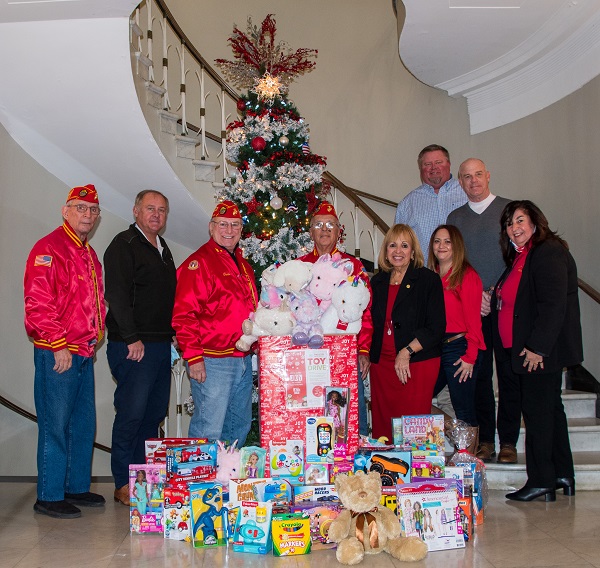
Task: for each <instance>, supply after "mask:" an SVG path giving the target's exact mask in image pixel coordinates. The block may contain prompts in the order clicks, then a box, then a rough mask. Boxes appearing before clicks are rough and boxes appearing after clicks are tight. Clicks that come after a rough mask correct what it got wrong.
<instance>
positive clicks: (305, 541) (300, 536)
mask: <svg viewBox="0 0 600 568" xmlns="http://www.w3.org/2000/svg"><path fill="white" fill-rule="evenodd" d="M271 530H272V532H273V555H274V556H297V555H300V554H308V553H309V552H310V551H311V544H312V541H311V537H310V517H309V515H308V514H306V513H287V514H284V515H273V521H272V523H271Z"/></svg>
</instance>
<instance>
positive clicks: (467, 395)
mask: <svg viewBox="0 0 600 568" xmlns="http://www.w3.org/2000/svg"><path fill="white" fill-rule="evenodd" d="M429 268H431V270H433V271H434V272H437V273H438V274H439V275H440V278H441V279H442V286H443V288H444V305H445V307H446V335H445V336H444V340H443V342H442V361H441V366H440V373H439V375H438V380H437V383H436V385H435V389H434V391H433V394H434V396H435V395H437V394H438V393H439V392H440V391H441V390H442V389H443V388H444V387H445V386H446V385H448V390H449V391H450V399H451V400H452V407H453V408H454V412H455V413H456V417H457V418H458V419H459V420H463V421H464V422H466V423H467V424H469V426H477V416H476V413H475V380H476V378H477V377H476V373H477V367H476V365H475V363H476V362H477V355H478V354H479V350H480V349H482V350H483V349H485V342H484V340H483V333H482V331H481V294H482V292H483V285H482V283H481V278H479V275H478V274H477V272H475V270H474V269H473V267H472V266H471V265H470V264H469V262H468V261H467V258H466V255H465V242H464V240H463V238H462V235H461V234H460V231H459V230H458V229H457V228H456V227H455V226H454V225H440V226H439V227H438V228H437V229H436V230H435V231H434V232H433V234H432V235H431V239H430V241H429Z"/></svg>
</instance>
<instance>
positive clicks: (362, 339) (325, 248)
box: [299, 201, 373, 436]
mask: <svg viewBox="0 0 600 568" xmlns="http://www.w3.org/2000/svg"><path fill="white" fill-rule="evenodd" d="M310 236H311V238H312V240H313V244H314V249H313V250H312V252H309V253H308V254H305V255H304V256H301V257H300V259H299V260H303V261H304V262H311V263H313V264H314V263H315V262H317V260H318V259H319V257H320V256H323V255H324V254H334V253H336V252H337V253H340V254H341V255H342V257H344V258H347V259H348V260H350V261H352V265H353V266H354V270H353V272H352V276H358V277H360V278H361V279H362V280H364V282H365V284H366V286H367V288H368V290H369V294H371V284H370V282H369V278H368V276H367V272H366V271H365V268H364V266H363V265H362V263H361V262H360V260H359V259H358V258H356V257H354V256H351V255H349V254H347V253H345V252H342V251H340V250H338V248H337V243H338V239H339V238H340V221H339V219H338V216H337V213H336V211H335V208H334V207H333V205H332V204H331V203H329V202H328V201H323V202H321V204H320V205H319V206H318V207H317V209H316V211H315V212H314V213H313V216H312V219H311V221H310ZM372 335H373V321H372V319H371V301H369V305H368V306H367V309H366V310H365V311H364V312H363V316H362V326H361V329H360V331H359V333H358V337H357V341H358V424H359V426H358V429H359V433H360V434H361V435H363V436H366V435H367V434H368V423H367V408H366V404H365V390H364V384H363V380H364V378H365V377H366V376H367V374H368V373H369V367H370V366H371V363H370V361H369V350H370V349H371V336H372Z"/></svg>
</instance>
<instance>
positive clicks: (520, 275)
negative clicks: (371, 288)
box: [492, 200, 583, 501]
mask: <svg viewBox="0 0 600 568" xmlns="http://www.w3.org/2000/svg"><path fill="white" fill-rule="evenodd" d="M500 225H501V237H500V243H501V247H502V251H503V255H504V260H505V262H506V265H507V269H506V271H505V272H504V274H503V275H502V276H501V278H500V280H499V281H498V284H497V285H496V288H495V290H494V296H493V299H492V307H493V308H495V309H494V310H493V314H494V318H495V321H496V323H497V325H496V326H494V327H495V332H497V333H498V334H499V338H500V340H501V342H502V347H503V348H501V349H499V350H498V351H497V353H496V360H497V363H498V365H499V367H501V368H499V370H498V372H499V373H505V375H506V376H507V377H508V376H510V377H511V378H512V380H514V381H516V382H518V384H519V386H520V391H521V411H522V413H523V420H524V422H525V430H526V438H525V458H526V464H527V483H526V484H525V486H524V487H523V488H522V489H519V490H518V491H515V492H513V493H509V494H508V495H507V496H506V497H507V498H508V499H512V500H514V501H531V500H533V499H536V498H537V497H542V496H544V497H545V499H546V501H554V500H556V489H557V488H562V489H563V491H564V494H565V495H574V494H575V478H574V469H573V457H572V455H571V447H570V444H569V434H568V430H567V418H566V415H565V411H564V407H563V404H562V398H561V385H562V370H563V368H564V367H567V366H571V365H576V364H578V363H581V361H582V360H583V347H582V339H581V324H580V321H579V298H578V288H577V267H576V265H575V260H574V259H573V257H572V256H571V253H570V252H569V249H568V246H567V243H566V242H565V241H564V240H562V239H561V238H560V237H559V236H558V235H557V234H556V233H555V232H554V231H552V230H550V228H549V227H548V221H547V219H546V217H545V216H544V214H543V213H542V212H541V211H540V209H539V208H538V207H537V206H536V205H535V204H534V203H532V202H531V201H527V200H523V201H512V202H510V203H509V204H508V205H507V206H506V207H505V208H504V211H503V212H502V216H501V219H500ZM500 396H502V393H500Z"/></svg>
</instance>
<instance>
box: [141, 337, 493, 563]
mask: <svg viewBox="0 0 600 568" xmlns="http://www.w3.org/2000/svg"><path fill="white" fill-rule="evenodd" d="M259 346H260V351H259V385H260V387H259V388H260V396H259V401H260V402H259V405H260V406H259V410H260V412H259V416H260V418H259V420H260V423H259V424H260V443H261V446H260V447H258V446H253V447H244V448H241V451H239V452H236V453H232V454H231V456H229V457H228V460H229V459H230V458H232V457H233V459H234V460H235V461H236V463H235V464H229V465H230V469H231V471H234V470H235V472H236V475H235V477H234V478H233V479H231V480H229V479H225V480H223V478H222V475H221V474H222V473H223V468H222V467H221V470H219V471H218V469H217V456H218V455H219V457H220V456H221V455H222V454H221V453H220V449H221V450H222V449H223V446H222V444H220V442H217V441H209V440H205V439H192V438H174V439H153V440H147V441H146V463H145V464H139V465H136V464H133V465H131V466H130V501H131V517H130V519H131V530H132V532H135V533H162V534H163V535H164V538H168V539H174V540H180V541H187V542H190V543H192V544H193V546H195V547H213V546H222V545H229V546H231V547H232V548H233V550H234V551H236V552H247V553H256V554H266V553H269V552H270V551H272V552H273V554H275V555H279V556H291V555H298V554H306V553H308V552H311V550H319V549H326V548H332V547H334V546H335V544H334V543H331V542H330V541H329V539H328V528H329V526H330V524H331V522H332V521H333V520H334V519H335V518H336V517H337V515H338V514H339V513H340V511H341V509H342V506H341V504H340V503H339V500H338V497H337V493H336V490H335V485H334V480H335V477H336V476H337V475H339V474H340V473H347V474H350V475H351V474H353V472H354V471H356V470H358V469H362V470H364V471H373V470H374V471H377V472H379V474H380V475H381V478H382V485H383V492H384V494H383V498H382V505H385V506H387V507H390V508H391V509H392V510H394V512H395V513H396V514H397V515H398V517H399V519H398V522H399V523H401V526H402V531H403V534H404V535H406V536H411V535H414V536H419V537H420V538H422V539H423V540H424V541H425V542H426V543H427V544H428V547H429V550H441V549H449V548H458V547H460V546H464V543H465V539H467V538H469V537H470V535H471V534H472V530H473V526H474V525H475V524H476V523H477V522H482V521H483V511H482V507H481V506H479V505H477V504H476V503H477V499H476V496H477V495H478V494H479V493H481V489H480V485H481V478H482V475H483V473H482V465H479V464H476V466H473V467H472V463H465V464H461V463H460V460H455V463H454V466H453V467H447V466H446V464H445V460H444V450H445V438H444V424H443V418H442V416H437V415H426V416H405V417H403V418H402V419H394V421H393V429H394V444H387V445H386V444H382V443H378V442H377V441H375V440H365V439H362V440H359V436H358V385H357V357H356V353H357V344H356V336H354V335H341V336H340V335H338V336H325V341H324V344H323V346H322V347H321V348H319V349H311V348H308V347H305V346H302V347H300V346H292V345H291V341H290V338H289V337H271V336H267V337H262V338H260V340H259ZM220 446H221V448H220ZM471 457H472V456H471ZM473 459H475V458H473ZM467 461H468V460H467ZM479 463H481V462H479ZM217 474H219V475H218V477H219V479H220V480H221V481H218V480H217ZM478 484H479V485H478ZM478 492H479V493H478Z"/></svg>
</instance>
